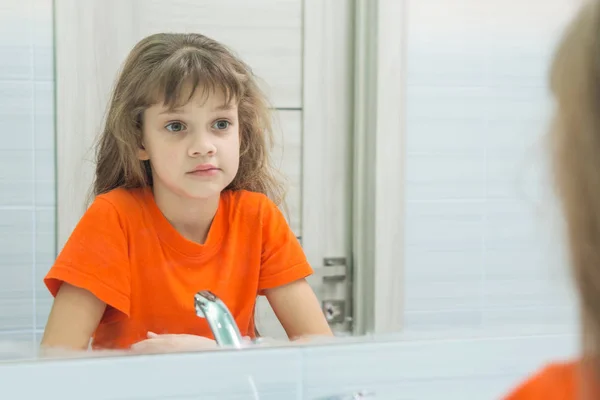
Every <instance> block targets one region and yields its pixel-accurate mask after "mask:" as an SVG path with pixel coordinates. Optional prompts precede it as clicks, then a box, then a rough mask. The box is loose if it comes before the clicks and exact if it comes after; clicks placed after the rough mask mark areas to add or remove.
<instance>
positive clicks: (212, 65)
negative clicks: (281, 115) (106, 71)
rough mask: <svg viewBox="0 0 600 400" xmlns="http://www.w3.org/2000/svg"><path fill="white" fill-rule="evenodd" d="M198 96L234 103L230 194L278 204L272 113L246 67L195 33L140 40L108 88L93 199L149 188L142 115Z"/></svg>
mask: <svg viewBox="0 0 600 400" xmlns="http://www.w3.org/2000/svg"><path fill="white" fill-rule="evenodd" d="M197 90H201V91H202V93H203V95H207V96H208V95H209V94H210V93H213V92H214V91H221V92H222V93H224V94H225V98H226V101H227V103H231V102H235V103H236V104H237V105H238V113H239V122H240V159H239V169H238V172H237V174H236V176H235V178H234V179H233V181H232V182H231V184H229V186H228V187H227V188H226V190H227V189H230V190H242V189H243V190H249V191H252V192H259V193H263V194H266V195H267V196H269V198H271V200H272V201H273V202H275V203H276V204H278V205H280V203H281V202H282V201H283V198H284V186H283V184H282V181H281V180H279V179H278V177H277V175H276V170H275V169H273V168H272V166H271V162H270V150H271V148H272V145H273V131H272V125H271V113H270V108H269V106H268V103H267V100H266V97H265V96H264V94H263V93H262V92H261V90H260V88H259V87H258V84H257V82H256V79H255V77H254V75H253V73H252V71H251V69H250V68H249V67H248V66H247V65H246V64H245V63H244V62H243V61H241V60H240V59H238V58H237V57H236V56H235V55H234V54H233V53H232V52H231V51H230V50H228V49H227V48H226V47H225V46H223V45H222V44H220V43H218V42H217V41H215V40H212V39H210V38H208V37H206V36H203V35H200V34H193V33H190V34H177V33H159V34H154V35H151V36H148V37H146V38H145V39H143V40H141V41H140V42H138V43H137V44H136V45H135V47H134V48H133V49H132V50H131V52H130V53H129V56H128V57H127V59H126V60H125V63H124V65H123V67H122V70H121V73H120V75H119V77H118V79H117V81H116V84H115V87H114V89H113V93H112V97H111V100H110V103H109V107H108V112H107V115H106V122H105V125H104V129H103V131H102V133H101V135H100V137H99V141H98V143H97V146H96V174H95V179H94V183H93V186H92V193H90V200H91V199H92V198H93V197H95V196H97V195H100V194H102V193H106V192H108V191H111V190H113V189H116V188H138V187H145V186H148V185H152V170H151V168H150V164H149V162H148V161H140V160H139V159H138V151H139V149H140V148H141V146H142V115H143V112H144V110H146V109H147V108H148V107H150V106H152V105H153V104H160V103H162V104H164V105H165V106H167V107H169V108H177V107H179V106H182V105H185V104H186V103H187V102H188V101H189V100H190V99H191V98H192V97H193V96H194V94H195V93H196V91H197Z"/></svg>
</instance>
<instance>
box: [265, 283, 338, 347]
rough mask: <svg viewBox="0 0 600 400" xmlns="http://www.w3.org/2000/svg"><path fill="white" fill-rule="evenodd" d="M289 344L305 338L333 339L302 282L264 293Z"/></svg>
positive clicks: (317, 303)
mask: <svg viewBox="0 0 600 400" xmlns="http://www.w3.org/2000/svg"><path fill="white" fill-rule="evenodd" d="M264 294H265V296H266V297H267V300H268V301H269V304H270V305H271V308H273V311H274V312H275V315H276V316H277V318H278V319H279V322H280V323H281V325H282V326H283V329H285V332H286V333H287V336H288V338H290V340H297V339H302V338H304V337H307V336H314V335H317V336H333V333H332V332H331V329H330V328H329V325H328V324H327V320H326V319H325V316H324V315H323V312H322V311H321V307H320V305H319V300H318V299H317V296H316V295H315V293H314V292H313V290H312V288H311V287H310V285H309V284H308V282H307V281H306V279H299V280H296V281H294V282H292V283H288V284H287V285H283V286H279V287H275V288H272V289H266V290H265V291H264Z"/></svg>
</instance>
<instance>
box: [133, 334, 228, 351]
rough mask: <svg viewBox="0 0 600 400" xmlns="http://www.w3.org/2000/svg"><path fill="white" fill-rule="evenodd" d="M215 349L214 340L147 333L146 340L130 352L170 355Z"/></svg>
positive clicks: (138, 343) (181, 335)
mask: <svg viewBox="0 0 600 400" xmlns="http://www.w3.org/2000/svg"><path fill="white" fill-rule="evenodd" d="M217 347H218V346H217V343H216V342H215V341H214V340H212V339H208V338H205V337H203V336H196V335H186V334H166V335H159V334H156V333H154V332H148V339H145V340H142V341H141V342H137V343H135V344H133V345H132V346H131V350H133V351H134V352H135V353H170V352H186V351H202V350H213V349H216V348H217Z"/></svg>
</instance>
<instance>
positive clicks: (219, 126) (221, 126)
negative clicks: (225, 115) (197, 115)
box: [213, 119, 231, 131]
mask: <svg viewBox="0 0 600 400" xmlns="http://www.w3.org/2000/svg"><path fill="white" fill-rule="evenodd" d="M229 125H231V123H230V122H229V121H226V120H224V119H221V120H219V121H217V122H215V123H214V125H213V128H214V129H218V130H221V131H223V130H225V129H227V128H229Z"/></svg>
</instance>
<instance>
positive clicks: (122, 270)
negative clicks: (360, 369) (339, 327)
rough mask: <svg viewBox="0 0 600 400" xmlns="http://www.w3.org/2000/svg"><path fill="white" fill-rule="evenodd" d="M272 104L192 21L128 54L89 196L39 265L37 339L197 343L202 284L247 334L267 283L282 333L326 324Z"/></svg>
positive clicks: (201, 341)
mask: <svg viewBox="0 0 600 400" xmlns="http://www.w3.org/2000/svg"><path fill="white" fill-rule="evenodd" d="M270 118H271V116H270V115H269V108H268V104H267V102H266V99H265V98H264V96H263V94H262V93H261V91H260V90H259V88H258V87H257V84H256V82H255V80H254V78H253V75H252V73H251V71H250V69H249V68H248V67H247V66H246V65H245V64H244V63H243V62H242V61H241V60H239V59H237V58H236V57H235V56H234V55H233V54H232V53H231V52H230V51H228V50H227V49H226V48H225V47H224V46H222V45H221V44H219V43H217V42H216V41H213V40H211V39H209V38H207V37H205V36H202V35H199V34H156V35H152V36H149V37H147V38H145V39H143V40H142V41H140V42H139V43H138V44H137V45H136V46H135V47H134V48H133V50H132V51H131V53H130V54H129V56H128V58H127V60H126V62H125V64H124V66H123V69H122V71H121V74H120V77H119V78H118V80H117V83H116V86H115V88H114V93H113V95H112V99H111V101H110V104H109V108H108V115H107V119H106V125H105V127H104V130H103V132H102V135H101V137H100V141H99V144H98V149H97V164H96V176H95V181H94V186H93V194H94V198H93V201H92V203H91V205H90V207H89V208H88V210H87V211H86V212H85V214H84V215H83V217H82V218H81V220H80V221H79V223H78V224H77V226H76V227H75V229H74V231H73V232H72V234H71V236H70V238H69V239H68V241H67V243H66V244H65V246H64V248H63V249H62V251H61V252H60V254H59V256H58V258H57V259H56V262H55V264H54V265H53V266H52V268H51V269H50V271H49V272H48V274H47V276H46V277H45V279H44V282H45V284H46V285H47V287H48V289H49V290H50V292H51V293H52V295H53V296H55V299H54V303H53V306H52V310H51V312H50V316H49V319H48V323H47V325H46V329H45V331H44V337H43V340H42V347H43V348H56V347H60V348H67V349H87V348H88V344H89V343H90V339H92V342H91V346H92V348H93V349H115V350H122V349H129V348H131V346H132V345H135V346H134V347H133V348H134V349H136V350H140V351H155V350H156V351H165V350H166V351H169V350H187V349H189V350H194V349H200V348H204V347H206V346H208V347H211V346H212V345H213V344H214V342H213V341H212V340H211V338H212V334H211V332H210V329H209V327H208V324H207V323H206V321H205V320H204V319H201V318H199V317H197V316H196V313H195V310H194V301H193V298H194V294H195V293H196V292H198V291H199V290H203V289H208V290H210V291H212V292H214V293H215V294H216V295H217V296H218V297H220V298H221V299H222V300H223V301H224V302H225V304H227V306H228V308H229V309H230V310H231V312H232V314H233V316H234V318H235V320H236V322H237V324H238V326H239V328H240V331H241V333H242V335H244V336H248V337H251V338H252V337H254V335H255V326H254V310H255V304H256V298H257V296H258V295H265V296H266V298H267V299H268V301H269V303H270V305H271V307H272V308H273V310H274V312H275V314H276V315H277V317H278V319H279V321H280V322H281V324H282V326H283V328H284V329H285V331H286V333H287V335H288V336H289V338H290V339H297V338H303V337H306V336H311V335H327V336H330V335H331V331H330V328H329V326H328V324H327V322H326V320H325V318H324V316H323V313H322V312H321V308H320V305H319V302H318V301H317V298H316V296H315V294H314V293H313V291H312V289H311V287H310V286H309V285H308V283H307V282H306V280H305V278H306V277H307V276H309V275H310V274H311V273H312V269H311V267H310V266H309V264H308V262H307V260H306V257H305V255H304V253H303V250H302V248H301V246H300V244H299V242H298V240H297V239H296V237H295V235H294V233H293V232H292V231H291V229H290V228H289V226H288V224H287V222H286V220H285V219H284V216H283V215H282V213H281V212H280V210H279V208H278V205H279V204H280V202H281V200H282V193H283V192H282V189H281V185H280V182H279V181H278V180H277V179H276V176H275V174H274V171H273V170H272V169H271V165H270V162H269V149H270V147H269V145H270V140H271V135H272V133H271V125H270Z"/></svg>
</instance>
